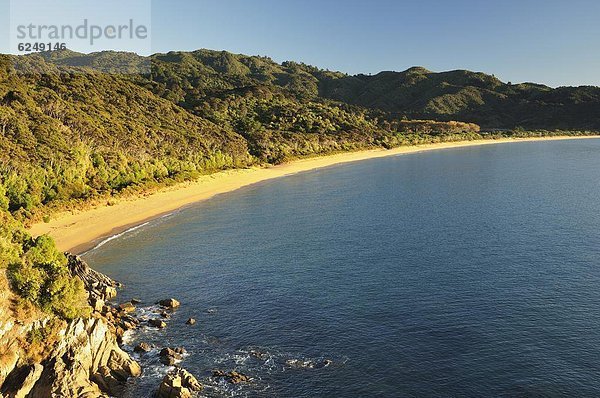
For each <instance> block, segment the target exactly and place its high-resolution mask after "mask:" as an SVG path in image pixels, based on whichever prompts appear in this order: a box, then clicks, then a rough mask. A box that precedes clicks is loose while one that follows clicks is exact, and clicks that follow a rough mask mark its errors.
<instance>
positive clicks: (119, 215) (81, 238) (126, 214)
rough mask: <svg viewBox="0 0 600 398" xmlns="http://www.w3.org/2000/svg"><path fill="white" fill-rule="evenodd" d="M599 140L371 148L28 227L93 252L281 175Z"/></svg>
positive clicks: (243, 172)
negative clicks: (468, 150)
mask: <svg viewBox="0 0 600 398" xmlns="http://www.w3.org/2000/svg"><path fill="white" fill-rule="evenodd" d="M587 138H600V136H578V137H572V136H558V137H541V138H516V139H511V138H505V139H496V140H493V139H489V140H476V141H457V142H447V143H438V144H425V145H416V146H403V147H399V148H394V149H389V150H386V149H372V150H366V151H358V152H348V153H340V154H335V155H329V156H321V157H315V158H309V159H302V160H297V161H294V162H291V163H287V164H283V165H278V166H272V167H267V168H258V167H255V168H251V169H236V170H227V171H222V172H218V173H215V174H211V175H208V176H202V177H200V178H198V179H197V180H195V181H191V182H185V183H181V184H177V185H175V186H172V187H168V188H164V189H161V190H159V191H157V192H156V193H153V194H152V195H149V196H141V197H135V198H131V199H121V200H119V201H118V202H117V203H116V204H114V205H111V206H108V205H99V206H96V207H94V208H91V209H87V210H81V211H74V212H64V213H59V214H58V215H57V216H55V217H54V218H53V219H52V220H50V222H49V223H38V224H34V225H32V226H31V227H30V228H29V232H30V233H31V234H32V235H33V236H39V235H43V234H49V235H50V236H52V237H53V238H54V240H55V242H56V245H57V247H58V248H59V249H60V250H63V251H70V252H73V253H82V252H85V251H87V250H89V249H92V248H94V247H95V246H96V245H97V244H98V243H99V242H101V241H105V240H106V239H107V238H110V237H112V236H114V235H117V234H121V233H123V232H125V231H127V230H128V229H131V228H132V227H136V226H139V225H140V224H143V223H147V222H148V221H150V220H153V219H156V218H158V217H160V216H163V215H165V214H168V213H171V212H173V211H176V210H179V209H181V208H183V207H185V206H187V205H190V204H192V203H196V202H200V201H203V200H207V199H210V198H212V197H214V196H216V195H219V194H223V193H227V192H231V191H235V190H237V189H240V188H243V187H246V186H249V185H253V184H256V183H258V182H262V181H267V180H271V179H274V178H279V177H284V176H288V175H292V174H296V173H300V172H304V171H309V170H314V169H320V168H324V167H328V166H333V165H338V164H343V163H350V162H357V161H361V160H368V159H376V158H381V157H387V156H394V155H401V154H408V153H416V152H423V151H430V150H436V149H449V148H461V147H469V146H479V145H489V144H501V143H511V142H529V141H550V140H569V139H587Z"/></svg>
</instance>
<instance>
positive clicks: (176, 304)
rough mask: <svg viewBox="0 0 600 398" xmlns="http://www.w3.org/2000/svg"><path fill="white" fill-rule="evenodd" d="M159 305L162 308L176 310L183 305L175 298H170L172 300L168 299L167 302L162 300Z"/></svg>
mask: <svg viewBox="0 0 600 398" xmlns="http://www.w3.org/2000/svg"><path fill="white" fill-rule="evenodd" d="M158 304H159V305H160V306H162V307H166V308H169V309H175V308H177V307H179V306H180V305H181V303H180V302H179V301H177V300H175V299H174V298H170V299H166V300H160V301H159V302H158Z"/></svg>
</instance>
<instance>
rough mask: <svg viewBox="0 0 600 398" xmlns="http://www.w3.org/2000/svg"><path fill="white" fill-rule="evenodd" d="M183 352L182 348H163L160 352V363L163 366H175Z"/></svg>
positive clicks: (181, 357)
mask: <svg viewBox="0 0 600 398" xmlns="http://www.w3.org/2000/svg"><path fill="white" fill-rule="evenodd" d="M184 352H185V350H184V349H183V348H181V347H180V348H169V347H165V348H163V349H162V350H161V351H160V354H159V356H160V363H162V364H163V365H168V366H172V365H175V364H176V363H177V362H178V361H181V360H182V359H183V355H182V354H183V353H184Z"/></svg>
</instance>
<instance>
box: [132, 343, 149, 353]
mask: <svg viewBox="0 0 600 398" xmlns="http://www.w3.org/2000/svg"><path fill="white" fill-rule="evenodd" d="M151 349H152V347H151V346H150V344H148V343H139V344H138V345H136V346H135V347H134V348H133V351H134V352H137V353H142V352H148V351H150V350H151Z"/></svg>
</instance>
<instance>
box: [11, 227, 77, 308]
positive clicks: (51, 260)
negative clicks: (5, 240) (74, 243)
mask: <svg viewBox="0 0 600 398" xmlns="http://www.w3.org/2000/svg"><path fill="white" fill-rule="evenodd" d="M24 250H25V251H24V254H23V256H22V259H21V261H19V262H15V263H13V264H11V265H10V267H9V276H10V279H11V283H12V286H13V289H14V290H15V291H16V292H17V293H18V294H19V295H20V296H21V297H22V298H23V299H25V300H28V301H30V302H32V303H34V304H35V305H37V306H38V307H40V308H41V309H42V310H43V311H46V312H48V313H53V314H56V315H58V316H60V317H62V318H64V319H73V318H77V317H80V316H88V315H89V306H88V305H87V293H86V291H85V289H84V286H83V282H81V280H79V279H78V278H74V277H72V276H71V275H70V273H69V270H68V268H67V259H66V257H65V256H64V254H62V253H61V252H59V251H58V250H57V249H56V246H55V245H54V241H53V240H52V238H50V237H49V236H46V235H42V236H40V237H38V238H36V239H28V241H26V242H25V244H24Z"/></svg>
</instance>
